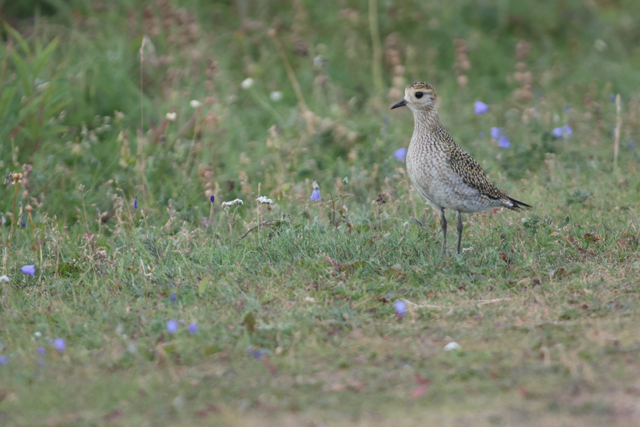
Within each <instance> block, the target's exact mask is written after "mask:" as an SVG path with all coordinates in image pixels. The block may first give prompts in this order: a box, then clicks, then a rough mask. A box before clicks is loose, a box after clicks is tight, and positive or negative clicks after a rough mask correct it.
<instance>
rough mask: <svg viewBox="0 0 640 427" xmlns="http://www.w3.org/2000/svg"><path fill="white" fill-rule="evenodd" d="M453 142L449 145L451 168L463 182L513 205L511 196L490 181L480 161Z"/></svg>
mask: <svg viewBox="0 0 640 427" xmlns="http://www.w3.org/2000/svg"><path fill="white" fill-rule="evenodd" d="M451 142H453V144H450V145H449V150H448V153H447V154H448V156H447V161H448V163H449V166H450V167H451V169H452V170H453V171H454V172H455V173H457V174H458V175H459V176H460V177H461V178H462V182H464V183H465V184H467V185H468V186H469V187H471V188H474V189H476V190H478V192H479V193H480V194H483V195H484V196H486V197H488V198H490V199H492V200H500V201H504V202H506V205H507V206H509V205H511V204H512V202H511V198H510V197H509V196H507V195H506V194H505V193H504V192H502V191H500V190H499V189H498V187H496V186H495V185H493V183H492V182H491V181H489V178H488V177H487V174H485V173H484V171H483V170H482V168H481V167H480V165H479V164H478V162H476V161H475V160H474V159H473V157H471V156H470V155H469V153H467V152H466V151H464V150H463V149H462V148H461V147H460V146H459V145H458V144H456V143H455V142H454V141H453V139H451Z"/></svg>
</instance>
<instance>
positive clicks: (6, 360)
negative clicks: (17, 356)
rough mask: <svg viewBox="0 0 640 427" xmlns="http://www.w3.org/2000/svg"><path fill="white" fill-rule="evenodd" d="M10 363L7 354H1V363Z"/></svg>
mask: <svg viewBox="0 0 640 427" xmlns="http://www.w3.org/2000/svg"><path fill="white" fill-rule="evenodd" d="M7 363H9V358H8V357H7V356H0V365H6V364H7Z"/></svg>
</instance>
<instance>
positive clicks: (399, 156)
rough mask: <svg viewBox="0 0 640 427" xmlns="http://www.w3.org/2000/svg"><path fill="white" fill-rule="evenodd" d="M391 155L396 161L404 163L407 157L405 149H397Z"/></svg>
mask: <svg viewBox="0 0 640 427" xmlns="http://www.w3.org/2000/svg"><path fill="white" fill-rule="evenodd" d="M393 155H394V156H395V158H396V160H397V161H399V162H404V159H405V158H406V157H407V149H406V148H404V147H402V148H398V149H397V150H396V151H394V152H393Z"/></svg>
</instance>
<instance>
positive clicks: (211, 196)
mask: <svg viewBox="0 0 640 427" xmlns="http://www.w3.org/2000/svg"><path fill="white" fill-rule="evenodd" d="M209 200H211V203H213V202H215V201H216V196H214V195H213V194H212V195H210V196H209Z"/></svg>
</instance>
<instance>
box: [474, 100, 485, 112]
mask: <svg viewBox="0 0 640 427" xmlns="http://www.w3.org/2000/svg"><path fill="white" fill-rule="evenodd" d="M473 110H474V112H475V113H476V114H477V115H480V114H484V113H486V112H488V111H489V106H488V105H487V104H485V103H484V102H482V101H476V102H474V103H473Z"/></svg>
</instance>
